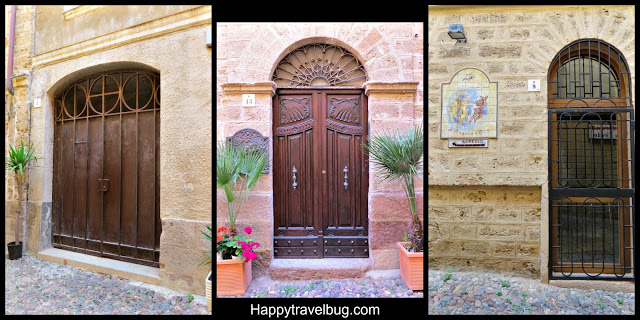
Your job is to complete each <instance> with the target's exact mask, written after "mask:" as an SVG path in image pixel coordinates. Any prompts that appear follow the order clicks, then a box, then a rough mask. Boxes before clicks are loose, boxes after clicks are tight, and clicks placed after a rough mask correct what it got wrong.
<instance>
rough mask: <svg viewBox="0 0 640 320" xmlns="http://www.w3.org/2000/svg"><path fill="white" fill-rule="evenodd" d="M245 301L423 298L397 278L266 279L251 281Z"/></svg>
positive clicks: (420, 293)
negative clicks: (264, 299) (268, 299)
mask: <svg viewBox="0 0 640 320" xmlns="http://www.w3.org/2000/svg"><path fill="white" fill-rule="evenodd" d="M235 297H245V298H249V297H251V298H255V297H258V298H285V297H294V298H392V297H404V298H422V297H423V292H422V291H412V290H409V288H407V286H406V285H405V284H404V282H403V281H402V278H400V277H391V278H383V279H379V278H377V279H373V278H370V277H365V278H361V279H329V280H307V281H272V280H270V278H268V277H263V278H257V279H254V280H253V281H251V284H250V285H249V288H247V292H246V293H245V294H244V295H242V296H235Z"/></svg>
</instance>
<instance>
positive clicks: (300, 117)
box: [273, 89, 369, 258]
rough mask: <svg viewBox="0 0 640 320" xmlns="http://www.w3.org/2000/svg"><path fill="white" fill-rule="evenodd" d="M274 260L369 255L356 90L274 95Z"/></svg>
mask: <svg viewBox="0 0 640 320" xmlns="http://www.w3.org/2000/svg"><path fill="white" fill-rule="evenodd" d="M273 105H274V106H275V107H274V117H273V119H275V120H274V137H275V138H274V153H273V158H274V165H273V173H274V211H275V217H274V228H275V230H274V256H275V257H276V258H322V257H336V258H338V257H339V258H355V257H368V256H369V252H368V251H369V249H368V248H369V243H368V236H367V235H368V233H367V193H368V181H369V178H368V167H367V163H366V161H365V157H364V155H363V151H362V148H361V145H362V142H363V141H364V139H365V137H366V135H367V130H368V128H367V121H366V119H367V110H366V99H365V95H364V93H363V92H362V90H308V89H307V90H302V89H301V90H298V89H288V90H278V94H277V95H276V96H275V97H274V103H273Z"/></svg>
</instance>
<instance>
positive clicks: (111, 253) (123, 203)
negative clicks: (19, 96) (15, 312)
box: [52, 70, 161, 267]
mask: <svg viewBox="0 0 640 320" xmlns="http://www.w3.org/2000/svg"><path fill="white" fill-rule="evenodd" d="M54 131H55V133H54V136H55V142H54V143H55V145H54V173H53V175H54V177H53V178H54V188H53V189H54V190H53V195H54V197H53V218H52V235H53V239H52V243H53V246H54V247H56V248H61V249H67V250H73V251H77V252H81V253H86V254H92V255H97V256H102V257H107V258H113V259H118V260H123V261H127V262H133V263H138V264H144V265H150V266H154V267H158V266H159V263H158V261H159V256H160V252H159V247H160V233H161V224H160V207H159V204H160V180H159V172H160V161H159V148H160V147H159V146H160V144H159V141H160V77H159V75H158V74H154V73H148V72H143V71H132V70H124V71H118V72H108V73H103V74H98V75H93V76H91V77H89V78H87V79H83V80H81V81H78V82H76V83H74V84H73V85H71V86H70V87H69V88H68V89H66V90H65V91H64V92H63V93H62V94H60V95H59V96H58V97H56V99H55V129H54Z"/></svg>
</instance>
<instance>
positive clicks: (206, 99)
mask: <svg viewBox="0 0 640 320" xmlns="http://www.w3.org/2000/svg"><path fill="white" fill-rule="evenodd" d="M163 10H164V9H163ZM208 12H209V15H210V7H209V9H208ZM87 15H91V13H89V14H87ZM178 15H181V16H179V17H178V18H179V19H178V20H180V19H185V20H186V19H192V18H194V16H195V15H200V16H201V15H202V11H201V10H200V11H199V10H198V9H195V10H193V11H185V12H181V13H178ZM175 18H176V17H175V16H174V17H172V19H174V20H175ZM172 21H173V20H172ZM159 22H160V24H162V23H161V22H162V21H159ZM210 29H211V23H210V18H209V20H208V22H207V21H205V22H204V23H200V24H199V25H197V26H192V27H189V28H186V29H183V30H180V31H179V32H170V33H167V34H162V35H160V36H157V37H153V38H150V39H145V40H142V41H129V42H124V43H122V44H121V45H120V46H117V47H114V48H111V49H108V50H104V51H98V52H95V53H92V54H88V55H76V56H72V58H71V59H68V60H65V61H62V62H59V63H52V64H46V65H38V66H35V67H34V69H33V70H32V71H31V82H30V85H29V99H30V100H33V99H36V98H40V99H42V107H41V108H36V109H33V108H32V109H31V129H30V132H29V136H30V139H31V142H33V143H34V147H35V149H36V154H35V155H36V156H38V157H39V158H42V159H41V161H38V166H35V167H32V168H31V170H30V173H29V174H30V178H29V179H30V180H29V181H30V183H29V184H30V190H29V191H30V192H29V201H30V202H29V205H30V207H29V216H30V217H31V216H32V221H33V222H35V224H31V223H30V222H29V220H28V221H27V225H29V228H28V229H29V230H30V231H29V232H28V235H29V234H32V235H33V240H30V241H29V243H28V248H29V252H31V253H33V254H34V253H35V252H37V251H39V250H41V249H43V248H46V247H48V246H50V228H51V226H50V221H51V220H50V219H51V218H50V216H51V199H52V180H53V161H52V155H53V149H52V148H53V124H54V120H53V112H52V110H53V105H52V101H53V97H55V95H56V94H58V93H59V92H60V91H61V90H64V89H65V88H66V86H68V85H69V84H70V83H71V82H73V81H74V80H77V79H80V78H82V77H83V76H87V75H89V74H92V73H97V72H104V71H108V70H113V69H118V68H127V67H135V68H144V69H147V70H154V71H156V72H159V73H160V82H161V88H160V91H161V104H162V107H161V111H160V123H161V125H160V150H159V156H160V187H161V188H160V218H161V220H162V234H161V239H160V251H161V254H160V264H161V266H160V268H161V273H160V284H161V285H163V286H166V287H170V288H172V289H176V290H181V291H185V292H191V293H196V294H202V295H203V294H204V287H205V283H204V282H205V281H204V279H205V277H206V275H207V274H208V272H209V271H210V265H203V266H198V264H199V263H200V262H201V261H202V260H204V258H205V257H206V254H205V253H204V252H203V251H204V250H209V249H210V248H211V243H209V242H206V241H205V239H204V237H203V236H202V234H201V233H200V232H199V231H200V230H206V229H205V226H207V225H211V210H212V194H211V190H212V175H213V172H212V147H211V140H212V136H211V135H212V131H213V128H212V111H211V109H212V101H211V91H212V74H211V69H212V55H211V48H208V47H206V46H205V41H204V39H205V33H206V31H207V30H210ZM124 30H125V31H126V30H127V29H124ZM149 31H154V30H149ZM98 39H99V38H98ZM93 40H95V39H93ZM36 46H37V43H36ZM65 54H69V52H65ZM36 57H37V55H36ZM25 110H28V108H25ZM5 126H7V124H6V123H5ZM8 205H9V202H7V206H8ZM7 220H8V217H7ZM40 224H42V226H40ZM7 225H10V224H9V223H8V221H7ZM8 229H10V228H8ZM7 231H9V230H7ZM47 233H48V235H47Z"/></svg>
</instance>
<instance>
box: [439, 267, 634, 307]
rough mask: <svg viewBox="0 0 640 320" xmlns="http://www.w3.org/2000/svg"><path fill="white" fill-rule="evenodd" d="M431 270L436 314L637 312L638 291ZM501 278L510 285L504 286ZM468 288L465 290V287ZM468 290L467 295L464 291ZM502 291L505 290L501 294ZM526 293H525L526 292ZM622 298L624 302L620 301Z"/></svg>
mask: <svg viewBox="0 0 640 320" xmlns="http://www.w3.org/2000/svg"><path fill="white" fill-rule="evenodd" d="M445 275H446V273H444V272H438V271H429V278H428V285H427V287H428V288H429V290H428V291H429V292H428V297H429V309H428V312H429V314H430V315H436V314H438V315H439V314H510V315H514V314H524V315H528V314H544V315H553V314H573V315H587V314H589V315H590V314H606V315H617V314H623V315H627V314H635V293H623V292H615V293H614V292H609V291H605V290H593V289H590V290H581V289H567V288H559V287H554V286H550V285H546V284H542V283H540V281H539V280H537V279H526V278H517V277H504V276H500V275H487V274H485V273H474V272H453V274H452V276H451V279H449V280H448V281H446V282H444V281H443V280H444V278H445ZM500 279H504V280H508V281H509V282H510V284H511V285H510V286H509V287H507V288H505V287H502V286H501V283H500ZM463 288H464V289H463ZM463 290H466V291H467V292H468V294H467V295H461V294H460V292H462V291H463ZM498 292H502V295H501V296H498V294H497V293H498ZM523 293H524V295H523ZM618 299H622V304H620V303H618Z"/></svg>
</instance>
